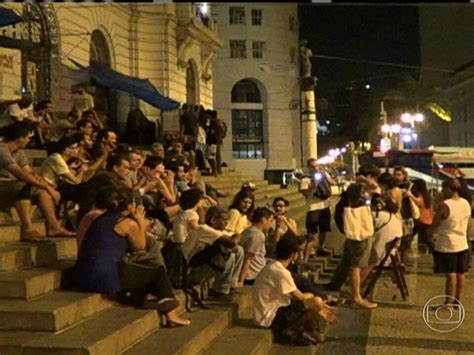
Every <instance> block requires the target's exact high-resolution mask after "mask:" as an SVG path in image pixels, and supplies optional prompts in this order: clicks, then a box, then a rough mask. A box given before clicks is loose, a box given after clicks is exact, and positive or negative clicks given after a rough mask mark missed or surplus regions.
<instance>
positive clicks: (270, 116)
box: [212, 3, 301, 178]
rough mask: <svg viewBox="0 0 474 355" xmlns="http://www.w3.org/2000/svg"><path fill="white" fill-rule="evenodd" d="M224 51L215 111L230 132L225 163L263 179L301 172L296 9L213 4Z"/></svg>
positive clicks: (219, 61)
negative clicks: (299, 168) (296, 169)
mask: <svg viewBox="0 0 474 355" xmlns="http://www.w3.org/2000/svg"><path fill="white" fill-rule="evenodd" d="M212 18H213V19H214V20H215V21H216V22H217V25H218V34H219V37H220V38H221V39H222V42H223V46H222V47H221V48H220V49H219V50H218V52H217V58H216V60H215V62H214V78H213V80H214V95H213V96H214V109H215V110H216V111H217V112H218V114H219V117H220V118H221V119H223V120H224V121H225V122H226V124H227V127H228V131H227V137H226V138H225V140H224V145H223V148H222V156H223V159H222V160H223V161H224V162H226V163H227V164H228V165H230V166H231V167H234V168H236V169H238V170H240V171H245V172H247V173H249V174H253V175H255V176H256V177H260V178H263V176H264V174H265V173H266V176H267V177H270V176H271V174H273V173H275V174H278V173H279V172H280V173H281V171H285V170H286V171H288V170H293V169H294V168H295V167H299V166H300V163H301V162H300V160H301V128H300V127H301V124H300V107H299V84H298V77H299V54H298V53H299V44H298V12H297V5H296V4H291V3H285V4H284V3H282V4H266V3H255V4H252V3H215V4H213V8H212Z"/></svg>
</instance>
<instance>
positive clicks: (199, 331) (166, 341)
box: [124, 309, 231, 355]
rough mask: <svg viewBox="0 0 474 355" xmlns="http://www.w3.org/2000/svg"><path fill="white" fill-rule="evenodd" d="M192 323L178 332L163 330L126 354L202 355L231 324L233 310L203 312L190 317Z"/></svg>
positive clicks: (177, 330) (192, 314) (200, 311)
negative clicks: (199, 354)
mask: <svg viewBox="0 0 474 355" xmlns="http://www.w3.org/2000/svg"><path fill="white" fill-rule="evenodd" d="M186 317H188V318H189V319H191V321H192V323H191V325H190V326H187V327H180V328H176V329H169V328H162V329H159V330H158V331H156V332H155V333H153V334H151V335H150V336H148V337H147V338H146V339H144V340H142V341H141V342H139V343H138V344H136V345H134V346H133V347H131V348H130V349H129V350H127V351H125V353H124V355H154V354H162V355H168V354H182V355H184V354H198V353H200V352H201V351H202V350H203V349H204V348H206V347H207V346H208V345H209V344H210V343H211V342H212V341H213V340H214V339H215V338H216V337H217V336H219V334H221V333H222V332H223V331H224V330H225V329H226V328H227V327H228V326H229V324H230V321H231V312H230V310H222V309H221V310H214V309H210V310H199V311H197V312H195V313H191V314H188V315H186Z"/></svg>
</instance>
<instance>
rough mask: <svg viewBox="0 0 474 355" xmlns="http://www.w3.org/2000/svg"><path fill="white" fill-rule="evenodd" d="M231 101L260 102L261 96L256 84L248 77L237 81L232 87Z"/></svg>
mask: <svg viewBox="0 0 474 355" xmlns="http://www.w3.org/2000/svg"><path fill="white" fill-rule="evenodd" d="M231 102H234V103H238V102H253V103H259V102H262V96H261V95H260V90H259V89H258V86H257V84H256V83H254V82H253V81H252V80H248V79H244V80H241V81H239V82H238V83H237V84H235V85H234V87H233V88H232V99H231Z"/></svg>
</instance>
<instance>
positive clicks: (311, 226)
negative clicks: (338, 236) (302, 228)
mask: <svg viewBox="0 0 474 355" xmlns="http://www.w3.org/2000/svg"><path fill="white" fill-rule="evenodd" d="M318 231H319V233H324V232H330V231H331V210H330V209H329V207H326V208H325V209H322V210H315V211H309V212H308V213H306V232H307V233H311V234H316V233H318Z"/></svg>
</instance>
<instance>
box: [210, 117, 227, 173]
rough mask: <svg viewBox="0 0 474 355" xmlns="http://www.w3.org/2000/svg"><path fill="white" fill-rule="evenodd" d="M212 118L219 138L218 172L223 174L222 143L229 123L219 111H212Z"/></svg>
mask: <svg viewBox="0 0 474 355" xmlns="http://www.w3.org/2000/svg"><path fill="white" fill-rule="evenodd" d="M211 120H213V121H214V125H215V132H214V135H215V136H216V138H217V150H216V164H217V174H219V175H222V155H221V149H222V143H223V142H224V138H225V137H226V135H227V125H226V124H225V122H224V121H223V120H221V119H220V118H219V117H218V115H217V111H214V110H212V111H211Z"/></svg>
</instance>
